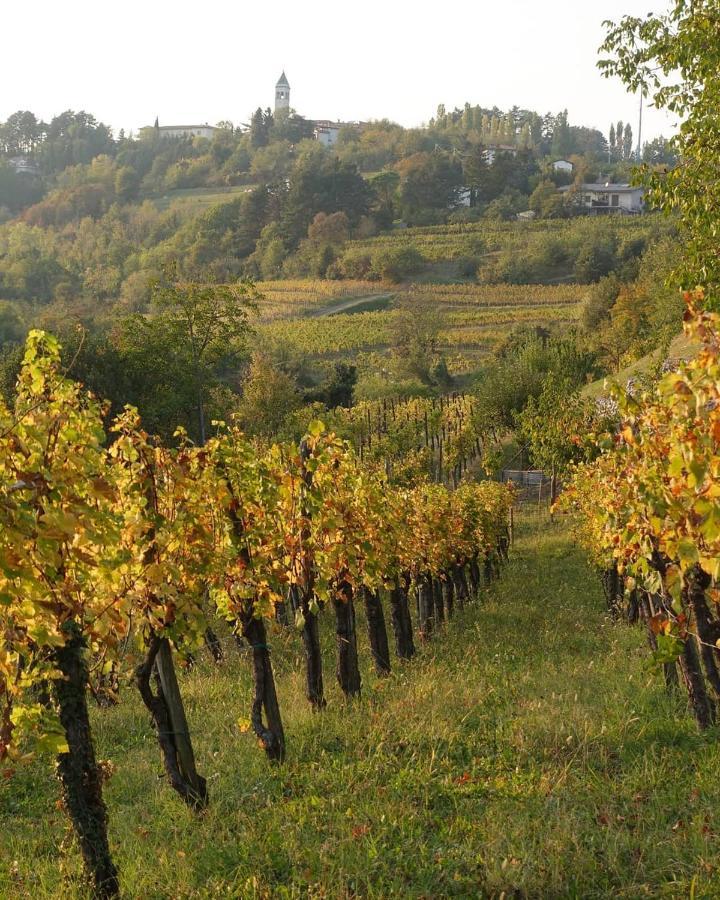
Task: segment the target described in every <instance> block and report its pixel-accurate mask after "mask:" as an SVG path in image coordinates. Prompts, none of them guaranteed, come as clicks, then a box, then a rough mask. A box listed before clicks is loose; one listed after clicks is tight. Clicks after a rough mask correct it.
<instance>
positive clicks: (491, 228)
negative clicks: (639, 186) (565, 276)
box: [349, 216, 658, 262]
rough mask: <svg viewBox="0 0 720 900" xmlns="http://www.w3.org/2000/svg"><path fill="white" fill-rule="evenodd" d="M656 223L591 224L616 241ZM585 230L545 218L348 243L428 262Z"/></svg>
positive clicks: (570, 237) (573, 236) (403, 232)
mask: <svg viewBox="0 0 720 900" xmlns="http://www.w3.org/2000/svg"><path fill="white" fill-rule="evenodd" d="M657 226H658V222H657V221H656V220H655V219H654V217H652V216H641V217H631V216H628V217H623V218H614V219H612V221H610V220H605V221H603V222H602V223H598V222H593V225H592V230H593V231H594V232H595V233H604V234H607V235H613V236H614V237H615V238H617V239H627V238H634V237H641V236H644V235H648V234H650V233H651V232H652V231H653V230H654V229H655V228H656V227H657ZM587 230H588V224H587V221H585V220H578V221H577V222H568V221H566V220H553V219H546V220H540V221H537V222H523V223H517V222H472V223H463V224H457V225H433V226H427V227H419V228H404V229H398V230H397V231H393V232H390V233H383V234H381V235H378V236H376V237H372V238H365V239H363V240H355V241H352V242H351V243H350V244H349V247H350V248H351V249H352V250H353V251H354V252H366V253H368V254H373V253H375V252H377V251H378V250H382V249H387V248H390V247H392V248H394V249H396V248H397V249H399V248H402V247H414V248H416V249H417V250H418V251H420V253H421V254H422V255H423V257H424V258H425V259H426V260H427V261H428V262H441V261H444V260H459V259H462V258H463V257H472V256H477V255H479V254H484V253H496V252H498V251H501V250H504V249H506V248H507V247H509V246H516V245H523V244H524V245H527V244H529V243H531V242H533V241H535V240H538V239H543V238H545V237H554V236H560V235H561V236H562V238H563V240H564V241H566V242H568V243H571V242H574V241H576V240H577V239H578V237H579V236H581V235H584V234H585V233H586V232H587Z"/></svg>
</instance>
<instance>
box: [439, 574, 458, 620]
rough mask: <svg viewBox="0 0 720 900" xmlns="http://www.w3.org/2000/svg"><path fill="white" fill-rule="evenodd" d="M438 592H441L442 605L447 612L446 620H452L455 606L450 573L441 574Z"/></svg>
mask: <svg viewBox="0 0 720 900" xmlns="http://www.w3.org/2000/svg"><path fill="white" fill-rule="evenodd" d="M440 590H441V591H442V599H443V605H444V606H445V611H446V612H447V617H448V619H451V618H452V614H453V611H454V609H453V608H454V605H455V597H454V591H453V583H452V578H451V576H450V573H449V572H448V571H445V572H444V573H443V577H442V580H441V582H440Z"/></svg>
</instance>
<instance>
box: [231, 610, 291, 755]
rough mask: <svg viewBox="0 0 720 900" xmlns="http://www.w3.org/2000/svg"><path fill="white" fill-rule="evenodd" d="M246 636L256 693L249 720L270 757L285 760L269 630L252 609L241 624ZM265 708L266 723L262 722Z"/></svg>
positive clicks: (283, 733)
mask: <svg viewBox="0 0 720 900" xmlns="http://www.w3.org/2000/svg"><path fill="white" fill-rule="evenodd" d="M242 631H243V637H244V638H245V640H246V641H247V642H248V644H250V646H251V647H252V652H253V685H254V688H255V693H254V696H253V703H252V713H251V717H250V721H251V722H252V728H253V731H254V732H255V734H256V735H257V738H258V740H259V741H260V743H261V744H262V747H263V749H264V750H265V753H266V754H267V756H268V759H271V760H273V761H274V762H282V761H283V760H284V759H285V732H284V731H283V725H282V718H281V716H280V705H279V704H278V699H277V693H276V691H275V678H274V675H273V669H272V663H271V661H270V648H269V647H268V645H267V629H266V628H265V622H264V621H263V620H262V619H256V618H254V617H253V615H252V610H250V611H249V615H248V616H246V617H245V619H244V621H243V624H242ZM263 710H265V718H266V720H267V725H265V723H264V722H263Z"/></svg>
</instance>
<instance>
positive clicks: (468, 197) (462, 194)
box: [451, 187, 475, 207]
mask: <svg viewBox="0 0 720 900" xmlns="http://www.w3.org/2000/svg"><path fill="white" fill-rule="evenodd" d="M474 205H475V196H474V192H473V189H472V188H469V187H461V188H458V192H457V197H456V199H455V202H454V203H452V204H451V207H453V206H454V207H459V206H468V207H469V206H474Z"/></svg>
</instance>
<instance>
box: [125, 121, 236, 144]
mask: <svg viewBox="0 0 720 900" xmlns="http://www.w3.org/2000/svg"><path fill="white" fill-rule="evenodd" d="M153 130H154V131H157V132H158V134H159V135H160V137H163V138H186V137H201V138H207V140H209V141H211V140H212V139H213V137H214V135H215V132H216V131H219V130H220V129H219V128H216V127H215V126H214V125H208V124H207V123H205V124H204V125H158V124H157V120H156V122H155V125H154V126H153V125H148V126H147V127H146V128H142V129H141V132H144V133H145V134H147V133H148V132H149V131H153Z"/></svg>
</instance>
